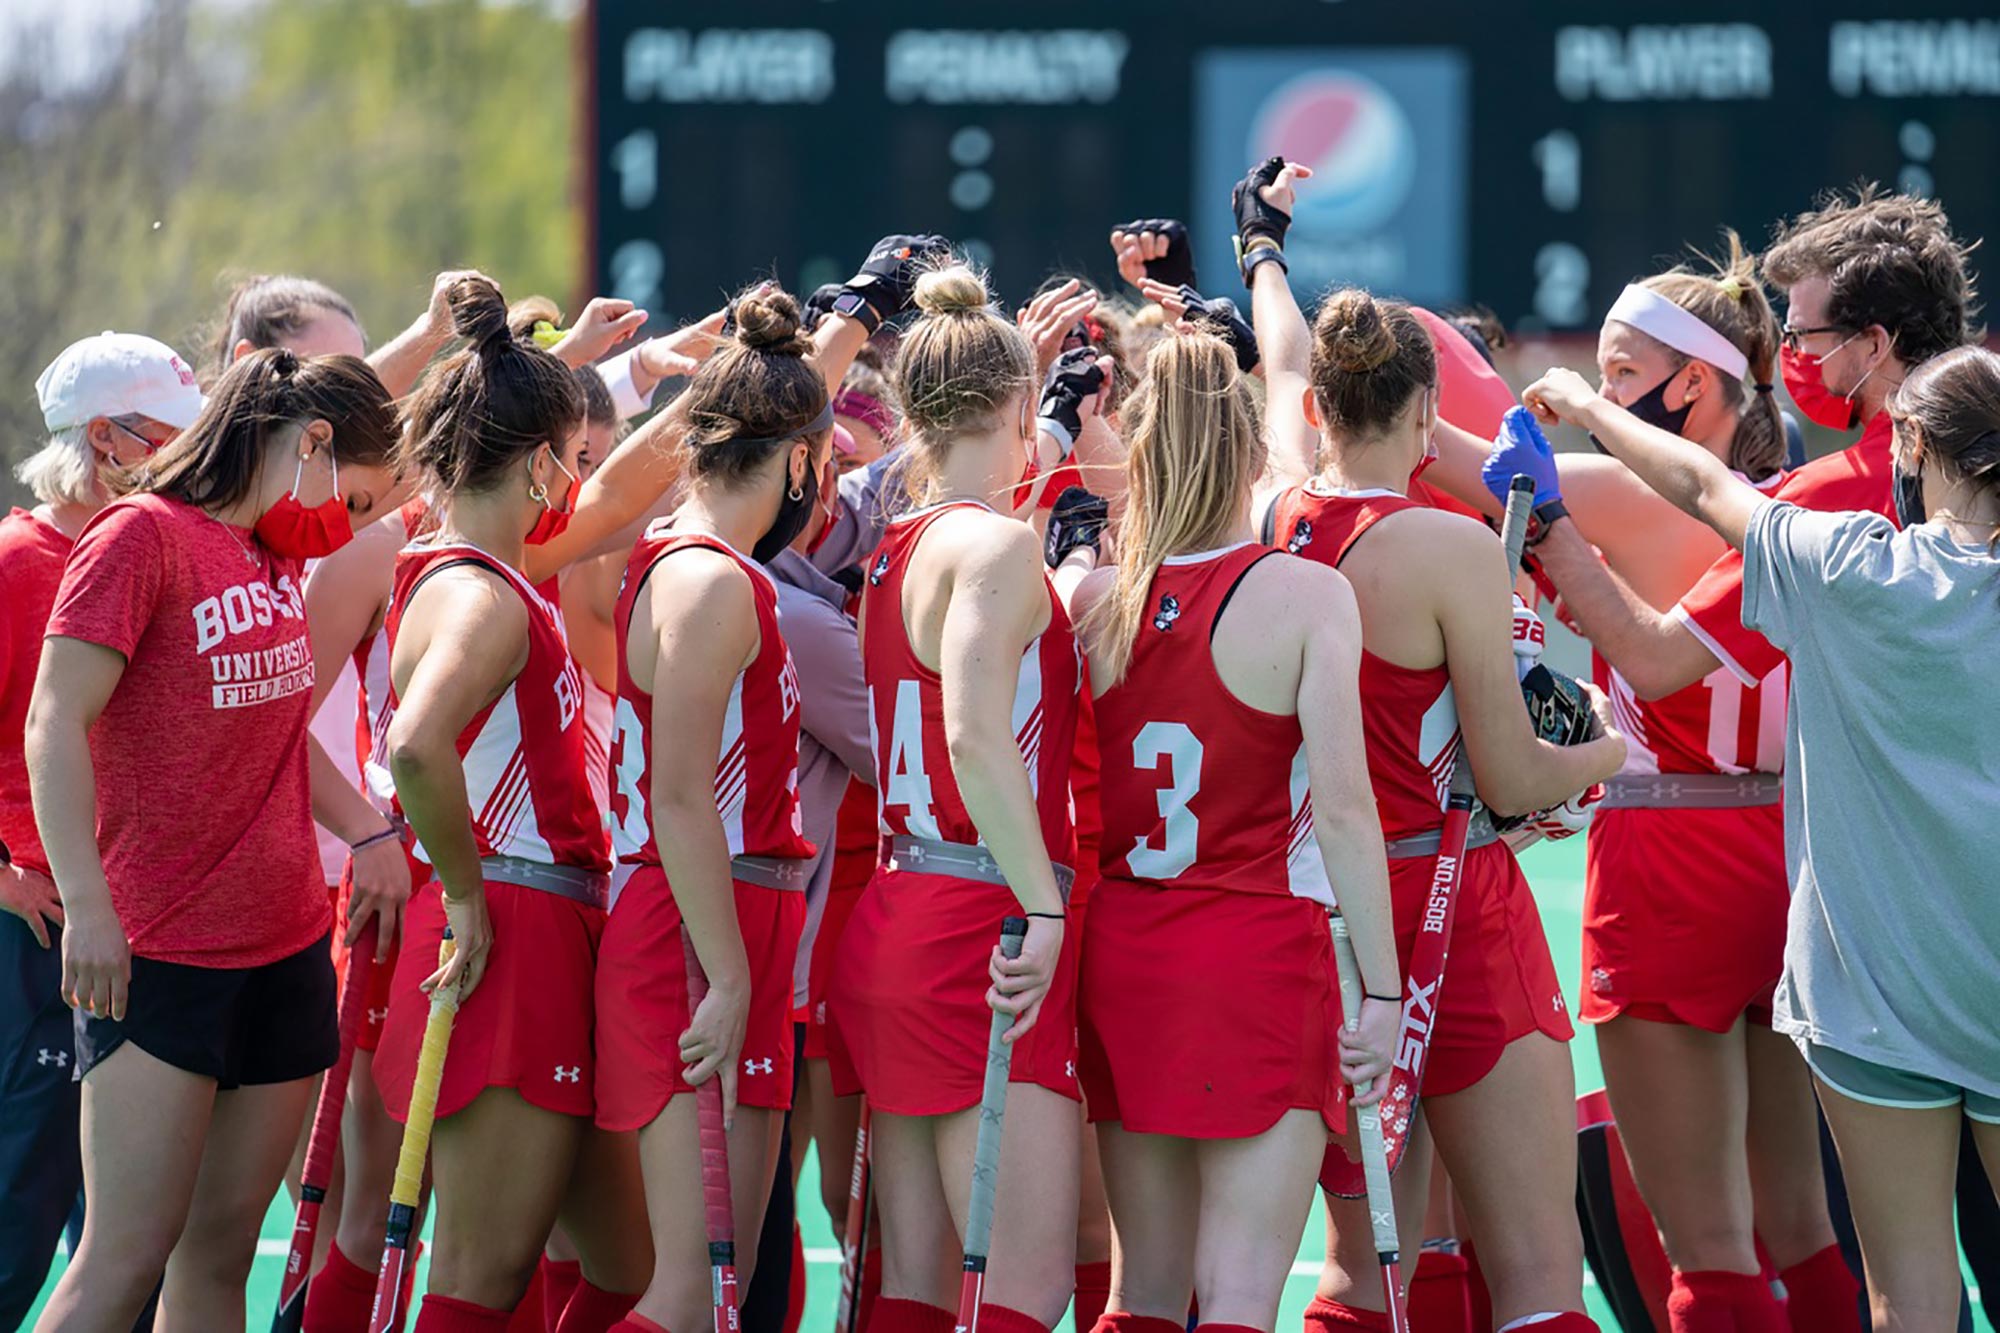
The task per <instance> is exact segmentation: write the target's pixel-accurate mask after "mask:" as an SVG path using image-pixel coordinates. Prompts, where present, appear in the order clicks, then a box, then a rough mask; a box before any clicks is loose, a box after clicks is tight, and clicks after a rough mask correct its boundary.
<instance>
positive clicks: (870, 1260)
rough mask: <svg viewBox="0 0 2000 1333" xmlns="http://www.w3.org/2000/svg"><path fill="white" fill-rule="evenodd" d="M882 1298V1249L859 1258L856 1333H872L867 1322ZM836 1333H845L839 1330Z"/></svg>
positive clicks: (871, 1251)
mask: <svg viewBox="0 0 2000 1333" xmlns="http://www.w3.org/2000/svg"><path fill="white" fill-rule="evenodd" d="M881 1298H882V1247H881V1246H880V1245H877V1246H876V1247H875V1248H874V1249H872V1250H870V1251H868V1253H866V1254H864V1255H862V1256H861V1308H860V1309H859V1310H857V1311H855V1315H854V1327H855V1329H856V1330H857V1333H874V1330H873V1329H872V1328H871V1327H870V1324H869V1321H870V1320H872V1319H874V1317H875V1304H876V1302H877V1301H879V1300H880V1299H881ZM951 1322H952V1326H953V1327H954V1328H956V1327H957V1325H958V1318H957V1316H955V1315H954V1316H953V1318H952V1321H951ZM838 1333H847V1330H846V1329H841V1330H839V1331H838Z"/></svg>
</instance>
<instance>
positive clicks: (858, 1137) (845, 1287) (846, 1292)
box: [833, 1097, 873, 1333]
mask: <svg viewBox="0 0 2000 1333" xmlns="http://www.w3.org/2000/svg"><path fill="white" fill-rule="evenodd" d="M869 1118H870V1117H869V1107H868V1099H867V1098H866V1097H863V1098H862V1099H861V1119H860V1120H859V1121H858V1122H856V1124H855V1126H854V1169H853V1170H852V1171H850V1172H849V1173H848V1177H847V1225H846V1226H845V1227H843V1228H842V1229H841V1233H840V1244H841V1264H840V1310H839V1313H838V1314H837V1315H836V1316H835V1317H834V1321H833V1326H834V1328H836V1329H837V1330H839V1333H858V1330H859V1329H860V1327H861V1270H862V1267H863V1265H865V1264H866V1263H867V1262H868V1189H869V1186H870V1185H871V1184H872V1183H873V1182H872V1181H870V1180H869V1178H868V1130H869Z"/></svg>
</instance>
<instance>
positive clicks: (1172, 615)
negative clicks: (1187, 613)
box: [1153, 592, 1181, 633]
mask: <svg viewBox="0 0 2000 1333" xmlns="http://www.w3.org/2000/svg"><path fill="white" fill-rule="evenodd" d="M1180 618H1181V599H1180V598H1178V597H1176V596H1174V595H1173V594H1172V593H1170V592H1163V593H1161V594H1160V609H1159V610H1158V611H1157V612H1155V613H1154V615H1153V628H1154V629H1156V630H1159V631H1161V632H1162V633H1165V632H1166V631H1167V630H1170V629H1172V628H1173V627H1174V622H1175V621H1176V620H1179V619H1180Z"/></svg>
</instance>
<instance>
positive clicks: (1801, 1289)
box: [308, 1245, 1861, 1333]
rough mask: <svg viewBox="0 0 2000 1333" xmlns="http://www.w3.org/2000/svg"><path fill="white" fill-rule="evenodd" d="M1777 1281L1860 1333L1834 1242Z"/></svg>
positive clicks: (1794, 1299)
mask: <svg viewBox="0 0 2000 1333" xmlns="http://www.w3.org/2000/svg"><path fill="white" fill-rule="evenodd" d="M1778 1280H1779V1281H1781V1282H1783V1283H1784V1284H1785V1314H1786V1316H1787V1317H1788V1318H1789V1319H1790V1320H1791V1325H1792V1333H1821V1330H1825V1333H1861V1284H1860V1283H1859V1282H1856V1281H1855V1280H1854V1274H1853V1272H1852V1271H1851V1270H1850V1269H1849V1268H1848V1267H1847V1260H1846V1259H1844V1258H1842V1257H1841V1254H1840V1247H1839V1246H1838V1245H1829V1246H1827V1247H1826V1248H1825V1249H1823V1250H1821V1251H1820V1252H1819V1253H1818V1254H1815V1255H1813V1256H1812V1257H1811V1258H1810V1259H1806V1260H1803V1261H1801V1262H1799V1263H1796V1264H1793V1265H1792V1266H1791V1267H1790V1268H1787V1269H1783V1270H1782V1271H1780V1272H1779V1274H1778ZM313 1285H314V1286H315V1287H316V1286H318V1285H319V1284H318V1283H314V1284H313ZM308 1309H310V1307H308Z"/></svg>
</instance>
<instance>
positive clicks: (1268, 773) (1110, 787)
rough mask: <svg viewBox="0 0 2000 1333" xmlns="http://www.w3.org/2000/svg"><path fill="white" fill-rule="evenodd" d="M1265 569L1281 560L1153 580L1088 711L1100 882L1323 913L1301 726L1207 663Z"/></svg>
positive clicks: (1204, 565) (1324, 891) (1197, 568)
mask: <svg viewBox="0 0 2000 1333" xmlns="http://www.w3.org/2000/svg"><path fill="white" fill-rule="evenodd" d="M1266 558H1271V559H1279V560H1283V559H1288V558H1289V557H1287V556H1282V555H1274V554H1273V553H1272V552H1271V550H1270V549H1269V548H1267V547H1264V546H1261V545H1259V544H1257V543H1255V542H1244V543H1242V544H1241V545H1238V546H1231V547H1225V548H1223V549H1222V550H1219V551H1204V552H1201V553H1199V554H1194V555H1180V556H1171V557H1169V558H1168V559H1167V560H1166V562H1165V563H1164V564H1162V565H1161V566H1160V569H1159V571H1158V572H1157V573H1155V574H1154V576H1153V582H1152V586H1151V587H1150V588H1149V589H1148V591H1147V594H1146V598H1147V601H1146V605H1147V612H1146V615H1145V617H1144V618H1143V619H1142V620H1141V621H1140V622H1139V632H1138V636H1137V637H1136V638H1135V639H1134V640H1133V642H1132V659H1131V665H1130V666H1129V667H1128V668H1127V669H1126V672H1125V679H1124V680H1122V681H1120V682H1119V683H1118V684H1117V685H1114V686H1112V687H1111V688H1110V689H1108V690H1106V691H1105V692H1104V693H1103V694H1100V695H1098V696H1097V698H1096V700H1095V701H1094V703H1095V707H1096V713H1097V740H1098V746H1099V753H1100V754H1101V755H1102V756H1103V758H1104V760H1105V762H1104V764H1103V768H1102V774H1101V777H1100V779H1099V786H1098V803H1099V805H1100V807H1101V809H1102V811H1103V817H1104V835H1103V841H1102V843H1101V851H1100V856H1101V858H1102V863H1103V868H1104V873H1105V874H1106V875H1107V876H1109V877H1112V878H1116V879H1127V880H1143V881H1146V882H1148V883H1152V884H1157V885H1160V886H1161V887H1163V888H1187V889H1226V890H1230V891H1232V892H1236V893H1263V894H1289V895H1291V896H1292V897H1295V898H1311V899H1314V900H1315V901H1318V902H1322V903H1325V904H1327V905H1328V906H1329V907H1330V906H1332V905H1333V889H1332V886H1331V885H1330V884H1329V883H1328V881H1327V874H1326V863H1325V862H1324V861H1323V860H1322V859H1321V857H1320V853H1319V843H1318V841H1317V840H1315V839H1314V837H1313V827H1312V793H1311V789H1310V786H1309V785H1308V783H1307V779H1306V751H1305V737H1304V733H1303V732H1302V731H1301V730H1300V729H1299V719H1298V717H1297V716H1296V715H1292V716H1283V715H1280V714H1276V713H1266V712H1264V711H1262V710H1260V709H1256V708H1252V707H1251V706H1250V705H1249V704H1246V703H1244V702H1243V701H1242V700H1241V699H1238V698H1237V697H1236V696H1235V695H1234V694H1231V693H1230V692H1229V687H1228V686H1227V685H1225V684H1224V683H1223V681H1222V677H1221V675H1220V674H1218V673H1217V671H1216V669H1215V659H1214V657H1213V656H1212V654H1211V652H1210V649H1209V642H1210V640H1211V638H1212V637H1213V636H1214V633H1215V622H1216V618H1217V617H1218V616H1220V615H1221V614H1222V609H1223V607H1224V606H1225V605H1226V604H1227V603H1228V601H1229V597H1230V595H1231V594H1232V593H1233V592H1234V591H1235V589H1236V585H1237V583H1238V582H1239V581H1240V580H1241V579H1242V577H1243V576H1244V574H1246V573H1248V572H1249V569H1250V566H1252V565H1254V564H1256V563H1257V562H1258V561H1259V560H1263V559H1266Z"/></svg>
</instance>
